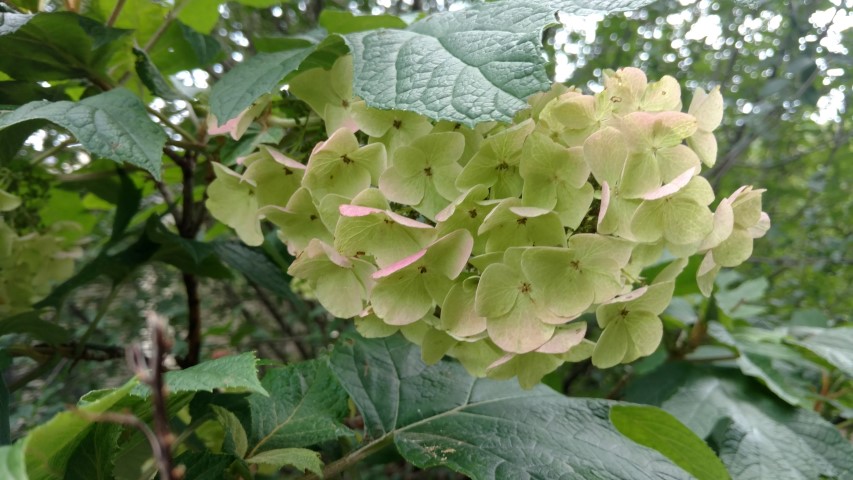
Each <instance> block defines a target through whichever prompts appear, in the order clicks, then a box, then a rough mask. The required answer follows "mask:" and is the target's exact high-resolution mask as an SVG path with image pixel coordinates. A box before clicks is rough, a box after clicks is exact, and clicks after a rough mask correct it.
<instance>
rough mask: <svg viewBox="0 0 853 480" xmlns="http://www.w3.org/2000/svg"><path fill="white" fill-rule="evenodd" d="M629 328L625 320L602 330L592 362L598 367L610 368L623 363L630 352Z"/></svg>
mask: <svg viewBox="0 0 853 480" xmlns="http://www.w3.org/2000/svg"><path fill="white" fill-rule="evenodd" d="M628 341H629V340H628V329H627V328H625V322H624V321H620V322H614V323H612V324H610V325H608V327H607V328H605V329H604V331H603V332H601V337H599V339H598V342H597V343H596V344H595V350H593V352H592V364H593V365H595V366H596V367H598V368H610V367H614V366H616V365H619V364H620V363H622V359H623V358H625V355H626V354H627V353H628Z"/></svg>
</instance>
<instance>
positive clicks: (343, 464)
mask: <svg viewBox="0 0 853 480" xmlns="http://www.w3.org/2000/svg"><path fill="white" fill-rule="evenodd" d="M393 438H394V435H393V434H387V435H384V436H382V437H381V438H378V439H376V440H374V441H372V442H370V443H368V444H367V445H365V446H363V447H361V448H359V449H358V450H356V451H354V452H352V453H350V454H349V455H347V456H345V457H344V458H341V459H340V460H338V461H336V462H332V463H330V464H328V465H326V467H325V468H323V478H332V477H334V476H335V475H337V474H339V473H342V472H345V471H346V470H349V469H350V468H352V466H353V465H355V464H357V463H358V462H360V461H362V460H364V459H365V458H367V457H369V456H371V455H373V454H374V453H376V452H379V451H380V450H382V449H384V448H385V447H387V446H388V445H389V444H390V443H391V441H392V440H393ZM317 479H318V477H317V476H316V475H314V474H313V473H310V474H308V475H304V476H302V477H300V478H299V480H317Z"/></svg>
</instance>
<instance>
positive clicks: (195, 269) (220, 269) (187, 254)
mask: <svg viewBox="0 0 853 480" xmlns="http://www.w3.org/2000/svg"><path fill="white" fill-rule="evenodd" d="M145 235H146V236H147V237H148V239H150V240H151V241H152V242H154V243H156V244H159V245H160V248H159V249H158V250H157V253H155V254H154V256H153V257H152V260H154V261H160V262H163V263H167V264H169V265H172V266H174V267H176V268H178V269H179V270H181V271H182V272H188V273H192V274H194V275H201V276H204V277H210V278H229V277H230V276H231V272H230V271H229V270H228V268H226V267H225V265H223V264H222V262H221V261H220V260H219V257H218V256H217V254H216V251H215V249H214V247H213V245H211V244H209V243H203V242H198V241H195V240H189V239H186V238H183V237H181V236H180V235H177V234H175V233H172V232H171V231H169V230H168V229H167V228H166V227H165V226H164V225H163V224H162V223H160V221H159V220H158V218H157V217H156V216H151V217H150V218H149V219H148V223H147V224H146V225H145Z"/></svg>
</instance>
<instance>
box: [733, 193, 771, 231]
mask: <svg viewBox="0 0 853 480" xmlns="http://www.w3.org/2000/svg"><path fill="white" fill-rule="evenodd" d="M763 192H764V190H752V189H751V188H747V189H745V190H744V191H743V192H742V193H741V194H739V195H738V196H737V197H736V198H734V201H733V202H732V210H734V216H735V225H737V226H739V227H741V228H749V227H752V226H753V225H755V224H756V223H758V221H759V219H761V194H762V193H763ZM733 197H734V195H733Z"/></svg>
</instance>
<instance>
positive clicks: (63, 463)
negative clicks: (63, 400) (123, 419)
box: [25, 379, 137, 480]
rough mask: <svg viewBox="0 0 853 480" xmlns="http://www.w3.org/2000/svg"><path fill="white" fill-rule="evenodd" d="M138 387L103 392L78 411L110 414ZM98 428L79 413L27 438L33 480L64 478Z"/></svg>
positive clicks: (56, 420)
mask: <svg viewBox="0 0 853 480" xmlns="http://www.w3.org/2000/svg"><path fill="white" fill-rule="evenodd" d="M136 384H137V381H136V379H133V380H131V381H129V382H127V383H126V384H125V385H124V386H122V387H121V388H117V389H114V390H110V391H107V392H102V394H101V395H100V396H99V397H98V398H97V399H95V400H93V401H91V402H87V403H81V404H80V405H78V407H77V408H78V410H80V411H82V412H84V413H89V414H98V413H102V412H105V411H107V410H109V409H110V408H111V407H113V406H114V405H115V404H116V403H118V402H119V401H121V400H122V399H124V398H125V397H127V395H128V393H129V392H130V391H131V389H133V387H134V386H135V385H136ZM93 426H94V424H93V423H92V422H90V421H89V420H88V419H87V418H84V417H83V416H82V415H80V414H78V413H75V412H62V413H60V414H57V415H56V416H55V417H53V418H52V419H51V420H50V421H48V422H47V423H45V424H43V425H40V426H38V427H36V428H35V429H34V430H32V431H31V432H30V433H29V434H28V435H27V437H26V440H27V446H26V449H25V455H26V463H27V474H28V475H29V479H30V480H42V479H44V480H48V479H49V480H54V479H58V478H63V475H64V473H65V471H66V469H67V465H68V462H69V461H70V460H71V458H72V455H73V453H74V450H75V448H76V447H77V446H78V444H79V443H80V442H81V441H82V440H83V439H84V438H85V437H86V434H87V432H88V431H89V430H90V429H92V428H93Z"/></svg>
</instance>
